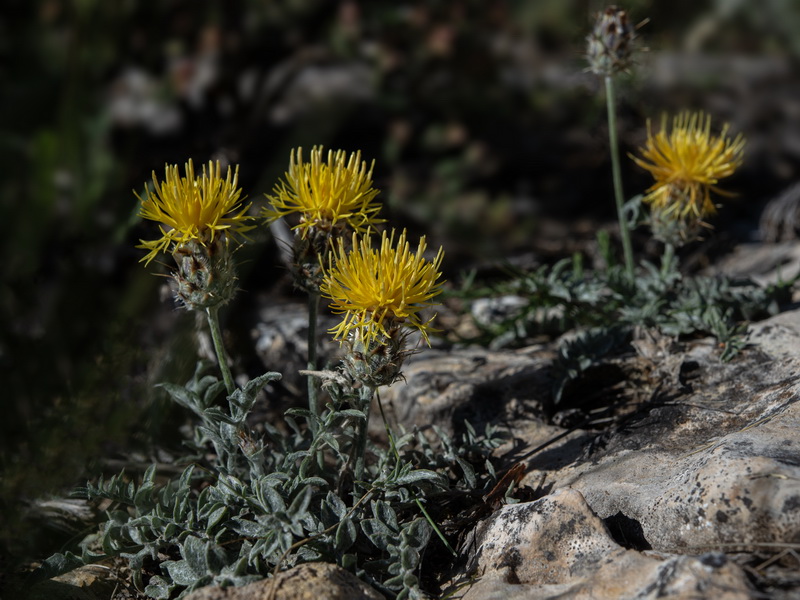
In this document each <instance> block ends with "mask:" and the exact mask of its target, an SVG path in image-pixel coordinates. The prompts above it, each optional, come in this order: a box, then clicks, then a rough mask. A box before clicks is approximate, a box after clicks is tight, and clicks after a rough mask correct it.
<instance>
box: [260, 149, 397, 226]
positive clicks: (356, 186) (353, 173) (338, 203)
mask: <svg viewBox="0 0 800 600" xmlns="http://www.w3.org/2000/svg"><path fill="white" fill-rule="evenodd" d="M374 166H375V163H374V161H373V163H372V165H370V167H369V169H367V163H366V162H361V153H360V152H353V153H351V154H350V157H349V158H348V157H347V154H346V153H345V152H344V151H343V150H337V151H336V152H333V151H331V150H329V151H328V161H327V162H323V159H322V147H321V146H317V147H315V148H312V149H311V161H310V162H303V149H302V148H298V149H297V150H296V151H295V152H292V154H291V156H290V159H289V170H288V171H287V172H286V174H285V181H282V182H280V183H279V184H278V185H276V186H275V188H274V189H273V195H272V196H267V198H268V199H269V201H270V206H268V207H266V208H264V209H263V212H262V216H263V217H264V218H266V219H267V221H268V222H269V221H274V220H275V219H278V218H280V217H283V216H285V215H288V214H291V213H300V223H299V224H297V225H295V226H294V227H292V229H295V230H299V231H300V234H301V237H302V238H305V237H306V236H307V235H308V232H309V230H310V229H312V228H315V229H318V230H321V231H324V232H326V233H328V232H330V231H331V230H332V229H333V228H334V227H336V226H337V225H338V226H341V225H343V224H347V225H349V226H350V227H351V228H352V229H353V231H355V232H357V233H365V232H366V231H367V229H369V227H370V226H371V225H374V224H376V223H383V222H384V219H378V218H377V216H376V215H377V213H378V211H379V210H380V208H381V207H380V204H378V203H377V202H375V201H374V200H375V196H377V195H378V190H376V189H374V188H373V187H372V169H373V167H374Z"/></svg>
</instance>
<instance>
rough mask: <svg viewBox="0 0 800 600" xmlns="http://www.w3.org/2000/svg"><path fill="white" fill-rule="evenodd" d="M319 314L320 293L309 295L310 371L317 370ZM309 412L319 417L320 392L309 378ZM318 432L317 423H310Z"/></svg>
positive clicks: (313, 380)
mask: <svg viewBox="0 0 800 600" xmlns="http://www.w3.org/2000/svg"><path fill="white" fill-rule="evenodd" d="M318 314H319V292H309V293H308V370H309V371H316V370H317V315H318ZM308 410H310V411H311V414H313V415H315V416H319V390H318V388H317V379H316V377H312V376H311V375H309V376H308ZM310 425H311V428H312V431H316V428H317V427H316V421H314V420H313V419H312V420H311V421H310Z"/></svg>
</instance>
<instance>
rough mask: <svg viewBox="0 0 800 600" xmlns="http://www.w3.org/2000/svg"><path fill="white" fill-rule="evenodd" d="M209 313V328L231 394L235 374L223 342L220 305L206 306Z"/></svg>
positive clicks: (226, 387) (220, 368)
mask: <svg viewBox="0 0 800 600" xmlns="http://www.w3.org/2000/svg"><path fill="white" fill-rule="evenodd" d="M206 314H207V315H208V328H209V329H210V330H211V339H212V340H213V342H214V352H216V354H217V362H219V370H220V371H222V379H223V380H224V381H225V389H226V390H227V392H228V395H229V396H230V395H231V394H232V393H233V392H234V390H235V389H236V388H235V386H234V384H233V375H231V370H230V368H229V367H228V359H227V357H226V356H225V346H223V344H222V331H221V330H220V328H219V307H218V306H209V307H208V308H206Z"/></svg>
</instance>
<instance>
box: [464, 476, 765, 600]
mask: <svg viewBox="0 0 800 600" xmlns="http://www.w3.org/2000/svg"><path fill="white" fill-rule="evenodd" d="M470 543H473V544H475V546H476V547H477V551H476V558H475V564H474V565H473V568H474V569H475V572H476V573H477V574H479V575H480V578H479V579H478V580H477V581H476V582H475V583H473V584H472V585H469V586H467V587H465V588H463V589H462V591H461V595H457V596H456V597H458V598H461V599H462V600H489V599H494V598H497V599H501V598H502V599H503V600H511V599H517V598H519V599H520V600H521V599H523V598H537V599H547V598H553V599H555V598H575V599H578V598H586V599H589V598H593V599H594V598H641V599H644V598H674V599H678V598H686V599H687V600H688V599H689V598H717V599H720V600H723V599H724V600H739V599H747V598H750V597H751V593H750V590H749V586H748V583H747V579H746V577H745V575H744V572H743V571H742V569H741V568H739V567H738V566H736V565H735V564H733V563H731V562H730V561H728V560H727V559H726V557H725V556H724V555H723V554H708V555H702V556H698V557H688V556H675V557H662V556H658V555H654V554H652V553H649V554H645V553H641V552H637V551H635V550H627V549H625V548H623V547H622V546H620V545H618V544H617V543H616V542H615V541H614V540H613V539H612V538H611V536H610V535H609V533H608V530H607V529H606V526H605V525H604V523H603V521H601V520H600V519H599V518H598V517H597V516H596V515H595V514H594V513H593V512H592V510H591V509H590V508H589V506H588V505H587V504H586V502H585V501H584V499H583V496H582V495H581V493H580V492H578V491H576V490H571V489H562V490H559V491H557V492H554V493H553V494H550V495H549V496H547V497H545V498H542V499H540V500H537V501H535V502H529V503H525V504H516V505H511V506H506V507H504V508H502V509H501V510H500V511H498V512H497V513H496V514H495V515H494V516H493V517H492V518H491V519H489V521H488V522H486V523H485V524H484V525H483V526H481V527H480V528H479V530H478V531H477V532H476V535H475V538H474V539H473V540H471V541H470Z"/></svg>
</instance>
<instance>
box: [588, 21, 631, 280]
mask: <svg viewBox="0 0 800 600" xmlns="http://www.w3.org/2000/svg"><path fill="white" fill-rule="evenodd" d="M635 37H636V31H635V29H634V27H633V26H632V25H631V24H630V22H629V20H628V13H627V12H626V11H624V10H622V9H620V8H618V7H616V6H609V7H608V8H606V9H605V10H604V11H602V12H600V13H598V14H597V15H596V17H595V24H594V28H593V29H592V32H591V34H589V36H588V37H587V38H586V41H587V48H586V58H587V60H588V61H589V70H591V71H592V72H593V73H595V74H597V75H599V76H601V77H603V79H604V80H605V86H606V108H607V115H608V142H609V151H610V154H611V174H612V178H613V181H614V200H615V202H616V207H617V220H618V222H619V233H620V237H621V238H622V250H623V253H624V256H625V273H626V274H627V276H628V278H629V279H633V276H634V264H633V246H632V245H631V235H630V232H629V231H628V229H629V228H628V221H627V219H626V218H625V211H624V198H625V196H624V193H623V191H622V174H621V171H620V163H619V143H618V141H617V107H616V100H615V94H614V76H615V75H616V74H617V73H620V72H623V71H626V70H627V69H628V68H629V67H630V66H631V64H632V59H633V48H634V39H635Z"/></svg>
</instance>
